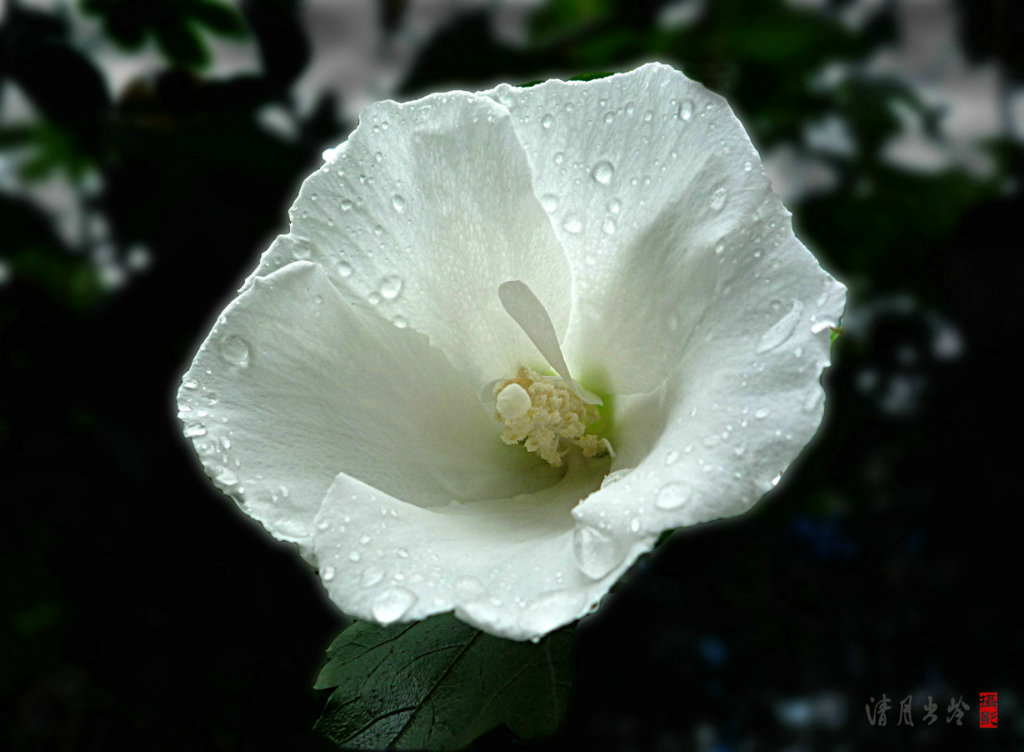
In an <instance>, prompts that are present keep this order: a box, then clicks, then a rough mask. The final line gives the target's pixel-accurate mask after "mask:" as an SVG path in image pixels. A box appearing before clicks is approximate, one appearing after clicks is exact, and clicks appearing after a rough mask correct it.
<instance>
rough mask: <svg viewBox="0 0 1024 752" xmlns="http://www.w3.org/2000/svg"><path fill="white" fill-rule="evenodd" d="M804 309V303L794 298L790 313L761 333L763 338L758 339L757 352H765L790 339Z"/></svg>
mask: <svg viewBox="0 0 1024 752" xmlns="http://www.w3.org/2000/svg"><path fill="white" fill-rule="evenodd" d="M803 311H804V304H803V303H801V302H800V301H799V300H794V301H793V303H792V306H791V308H790V309H789V313H787V314H786V315H785V316H783V317H782V318H781V319H779V320H778V321H776V322H775V323H774V324H773V325H772V327H771V328H770V329H769V330H768V331H766V332H765V333H764V334H762V335H761V339H759V340H758V341H757V352H758V353H765V352H768V351H769V350H773V349H775V348H776V347H778V346H779V345H781V344H782V343H783V342H785V341H786V340H787V339H789V337H790V335H791V334H792V333H793V330H794V329H795V328H796V325H797V322H798V321H800V315H801V314H802V313H803Z"/></svg>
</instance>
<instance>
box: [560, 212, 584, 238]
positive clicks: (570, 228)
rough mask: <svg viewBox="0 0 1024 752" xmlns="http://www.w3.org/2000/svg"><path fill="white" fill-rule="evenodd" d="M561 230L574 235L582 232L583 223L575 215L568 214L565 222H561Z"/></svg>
mask: <svg viewBox="0 0 1024 752" xmlns="http://www.w3.org/2000/svg"><path fill="white" fill-rule="evenodd" d="M562 228H563V229H564V230H565V231H566V232H571V233H572V234H573V235H576V234H577V233H579V232H582V231H583V222H582V220H580V218H579V217H577V216H576V215H575V214H570V215H569V216H567V217H566V218H565V221H564V222H562Z"/></svg>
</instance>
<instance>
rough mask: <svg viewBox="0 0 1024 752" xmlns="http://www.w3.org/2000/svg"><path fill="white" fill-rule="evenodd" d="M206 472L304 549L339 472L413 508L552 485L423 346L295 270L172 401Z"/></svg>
mask: <svg viewBox="0 0 1024 752" xmlns="http://www.w3.org/2000/svg"><path fill="white" fill-rule="evenodd" d="M178 402H179V407H180V410H181V413H180V415H181V418H182V420H183V422H184V424H185V433H186V435H187V436H189V437H190V438H191V439H192V441H193V443H194V445H195V448H196V451H197V452H198V454H199V456H200V458H201V460H202V462H203V466H204V469H205V470H206V473H207V474H208V475H210V477H211V478H213V480H214V483H215V484H216V485H217V486H218V487H219V488H220V489H221V490H223V491H224V492H225V493H228V494H230V495H231V496H233V497H234V498H236V499H237V500H238V501H239V502H240V503H241V504H242V505H243V507H244V509H245V510H246V511H247V512H248V513H249V514H251V515H252V516H253V517H256V518H257V519H259V520H260V521H261V522H263V524H264V525H265V526H266V527H267V528H268V529H269V530H270V531H271V532H272V533H274V535H275V536H277V537H278V538H281V539H283V540H293V541H297V542H299V543H302V544H308V543H309V542H310V540H311V537H312V535H313V532H314V530H313V519H314V516H315V514H316V513H317V510H318V509H319V508H320V505H321V502H322V500H323V498H324V494H325V493H326V492H327V489H328V488H329V487H330V485H331V483H332V482H333V481H334V478H335V476H336V475H337V474H338V473H339V472H344V473H349V474H350V475H352V476H353V477H355V478H358V479H360V481H362V482H363V483H365V484H368V485H370V486H373V487H376V488H378V489H381V490H382V491H383V492H385V493H388V494H391V495H394V496H396V497H399V498H402V499H404V500H405V502H406V503H408V504H412V505H420V506H430V505H438V504H447V503H448V502H450V501H452V500H461V501H466V500H471V499H479V498H485V497H493V496H494V495H495V494H503V493H504V494H509V495H513V494H517V493H525V492H528V491H532V490H536V489H538V488H541V487H544V486H546V485H550V484H552V483H554V482H556V481H557V479H558V477H559V476H558V473H557V471H554V470H553V469H552V468H548V467H547V465H546V463H543V462H542V461H540V460H538V459H537V458H535V457H532V456H528V455H527V454H526V453H525V452H523V451H522V450H521V449H518V448H517V447H509V446H505V445H504V444H502V443H501V441H500V439H499V437H498V432H497V430H496V428H495V422H494V419H493V418H492V417H491V416H490V415H489V414H488V412H487V410H486V409H484V407H483V406H482V405H481V404H480V400H479V395H478V389H477V388H476V387H475V386H473V385H472V384H470V382H469V381H468V380H467V379H466V378H465V377H464V376H462V375H461V374H460V373H459V372H458V371H456V370H455V369H454V368H452V367H451V365H450V364H449V363H448V361H447V360H446V359H445V357H444V356H443V355H442V354H441V353H440V351H438V350H437V349H436V348H434V347H432V346H431V345H430V344H429V342H428V341H427V338H426V337H425V336H423V335H422V334H419V333H416V332H414V331H412V330H408V329H404V330H403V329H399V328H397V327H395V326H394V325H392V324H390V323H388V322H387V321H385V320H383V319H381V318H380V317H379V316H377V315H376V313H375V312H374V311H372V310H367V309H364V308H362V307H360V306H357V305H353V304H352V303H351V302H350V301H348V300H346V299H345V298H344V297H343V296H342V295H341V294H340V293H339V292H338V291H337V290H336V289H335V287H334V285H333V284H332V283H331V281H330V280H329V279H328V276H327V274H326V273H325V272H324V271H323V269H322V268H321V267H320V266H318V265H316V264H312V263H308V262H295V263H292V264H289V265H288V266H286V267H284V268H282V269H281V270H280V271H278V272H275V273H273V274H271V275H270V276H268V277H266V278H262V279H259V280H256V281H255V283H254V284H252V285H251V286H249V287H248V288H247V289H246V290H245V291H244V292H242V293H241V294H240V295H239V297H238V298H236V299H235V301H234V302H233V303H232V304H231V305H230V306H228V308H227V309H226V310H225V311H224V313H223V314H221V316H220V318H219V319H218V320H217V323H216V325H215V326H214V328H213V331H212V333H211V334H210V336H209V337H208V338H207V340H206V341H205V342H204V343H203V345H202V347H201V348H200V350H199V353H198V355H197V356H196V359H195V361H194V363H193V364H192V367H191V368H190V369H189V372H188V373H187V374H186V375H185V377H184V380H183V384H182V387H181V389H180V391H179V393H178Z"/></svg>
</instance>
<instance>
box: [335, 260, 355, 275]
mask: <svg viewBox="0 0 1024 752" xmlns="http://www.w3.org/2000/svg"><path fill="white" fill-rule="evenodd" d="M338 274H340V275H341V276H342V277H351V276H352V264H350V263H348V262H347V261H339V262H338Z"/></svg>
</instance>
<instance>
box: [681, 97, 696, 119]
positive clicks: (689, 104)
mask: <svg viewBox="0 0 1024 752" xmlns="http://www.w3.org/2000/svg"><path fill="white" fill-rule="evenodd" d="M678 115H679V119H680V120H682V121H683V122H684V123H688V122H690V118H692V117H693V100H692V99H684V100H683V101H682V102H680V104H679V112H678Z"/></svg>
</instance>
